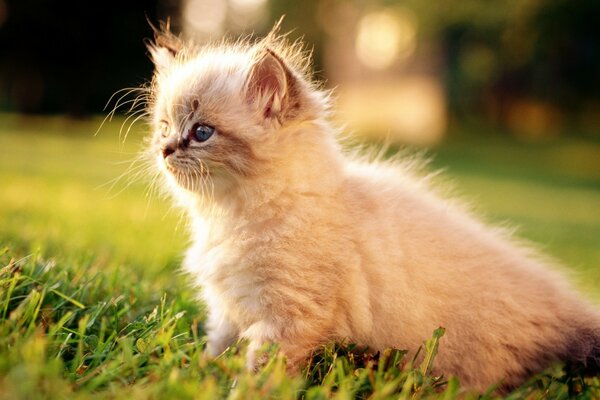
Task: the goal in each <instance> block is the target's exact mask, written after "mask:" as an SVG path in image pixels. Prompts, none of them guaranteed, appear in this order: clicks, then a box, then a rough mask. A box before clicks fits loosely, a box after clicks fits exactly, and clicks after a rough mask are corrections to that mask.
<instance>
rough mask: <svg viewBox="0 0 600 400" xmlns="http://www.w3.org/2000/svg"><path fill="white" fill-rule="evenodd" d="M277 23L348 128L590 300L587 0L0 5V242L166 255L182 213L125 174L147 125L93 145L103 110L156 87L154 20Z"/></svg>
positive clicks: (594, 139) (597, 121) (108, 133)
mask: <svg viewBox="0 0 600 400" xmlns="http://www.w3.org/2000/svg"><path fill="white" fill-rule="evenodd" d="M282 15H285V19H284V21H283V26H282V32H284V33H285V32H290V33H289V35H290V38H291V39H292V40H293V39H295V38H303V40H304V41H305V43H306V45H307V48H308V49H312V51H313V56H314V69H315V74H316V76H317V78H318V79H320V80H322V81H323V82H324V83H325V86H327V87H332V88H333V87H335V88H336V96H337V100H336V110H337V113H336V118H337V119H339V121H343V122H344V124H345V125H346V126H347V129H348V130H349V131H350V132H353V133H354V134H355V135H356V136H357V137H359V138H361V139H364V140H366V141H370V142H376V143H377V142H379V143H380V142H382V141H389V142H391V143H394V144H395V145H410V146H416V147H417V148H419V149H422V148H427V149H429V150H428V151H429V152H430V153H429V154H431V155H432V158H433V161H432V165H433V167H434V168H437V167H442V168H445V169H447V175H449V176H450V177H451V178H452V179H453V180H454V181H455V182H457V186H458V187H460V191H459V192H460V193H463V194H465V195H466V197H467V198H470V199H473V203H475V204H477V205H478V208H479V209H480V210H482V212H483V213H484V214H485V215H488V218H489V219H491V220H492V221H494V222H500V223H503V221H507V220H509V221H511V223H514V224H516V225H519V226H521V230H520V232H521V233H520V235H521V236H524V237H526V238H529V239H533V240H534V241H536V242H538V243H540V244H541V245H542V246H543V247H544V248H545V250H546V251H548V252H549V253H551V254H553V255H554V256H556V257H557V258H559V259H561V260H563V262H565V263H566V264H568V265H570V266H573V269H575V270H577V271H579V272H580V273H581V275H580V276H579V277H576V278H575V280H577V281H578V282H579V284H580V285H581V286H582V287H584V288H585V289H586V290H587V291H588V292H590V293H592V295H593V296H597V298H598V299H600V291H599V290H600V274H599V273H598V272H599V271H600V265H599V264H600V48H599V46H598V41H599V38H600V32H599V31H600V24H599V23H598V16H600V2H598V1H597V0H578V1H572V0H553V1H550V0H497V1H494V2H487V1H476V0H462V1H444V2H439V1H434V0H404V1H400V0H348V1H342V0H320V1H319V0H305V1H296V2H293V1H285V0H138V1H116V0H105V1H94V2H86V1H74V0H65V1H60V2H52V1H48V0H0V149H1V150H0V154H1V157H0V179H1V180H2V181H3V183H4V187H3V191H2V193H1V194H0V207H1V209H2V211H0V216H1V220H0V240H3V241H7V242H10V243H13V244H14V243H17V244H18V246H22V247H23V249H27V248H30V247H31V246H33V245H32V244H35V246H38V247H41V248H46V249H53V251H58V252H60V251H67V250H68V249H72V248H76V249H79V248H94V249H96V250H95V251H97V252H99V253H101V250H100V249H106V251H107V253H106V254H108V255H110V256H115V254H122V255H123V257H125V258H127V257H134V258H135V257H140V255H139V254H140V252H142V253H143V252H144V249H143V248H142V247H140V246H141V245H144V244H145V245H146V246H147V248H148V249H150V248H151V249H153V252H154V253H156V254H158V255H157V257H159V258H158V259H159V261H156V260H155V262H156V263H159V264H160V263H162V262H163V261H164V260H171V259H172V258H173V257H177V256H176V254H179V252H180V250H181V248H182V244H181V240H180V239H181V237H184V234H182V233H181V232H180V231H178V232H179V233H175V234H174V235H173V237H171V236H169V235H170V234H169V235H167V236H165V234H164V231H167V232H171V231H176V229H175V226H176V225H177V218H171V217H168V216H167V217H165V215H170V214H168V211H165V210H166V207H165V206H163V203H164V202H162V201H158V202H156V201H154V200H150V201H149V202H150V203H152V204H153V205H150V206H148V205H145V200H143V199H142V200H139V199H140V198H143V193H144V191H145V189H146V187H147V182H146V181H144V179H143V175H144V170H142V169H136V168H137V166H136V164H135V161H133V162H132V165H133V166H132V167H131V168H129V169H128V167H127V165H128V163H127V160H129V159H133V158H135V154H136V152H137V151H138V147H139V143H140V141H141V138H142V137H143V136H144V133H145V132H144V130H145V127H144V126H143V124H137V125H135V126H133V128H132V133H131V135H130V136H131V138H130V139H128V141H127V142H126V143H125V144H123V143H122V140H120V139H122V136H123V131H121V133H120V134H119V130H120V129H121V127H122V126H125V128H126V129H125V130H127V127H129V125H128V124H129V122H131V120H130V121H128V122H125V123H124V117H122V116H119V115H117V116H116V123H114V124H108V125H106V126H104V127H103V129H102V130H101V132H100V135H98V136H94V132H95V131H96V130H97V129H98V127H99V126H100V121H101V118H102V116H103V115H106V114H107V111H103V107H104V106H105V104H106V103H107V101H108V99H109V98H110V96H111V95H112V94H113V93H115V92H116V91H117V90H119V89H122V88H126V87H137V86H139V85H141V84H144V83H145V82H148V81H149V80H150V78H151V74H152V65H151V63H150V61H149V60H148V57H147V51H146V49H145V46H144V42H143V40H144V38H150V37H151V36H152V31H151V29H150V26H149V23H148V21H151V22H152V23H156V22H157V21H160V20H166V19H167V18H169V19H170V21H171V27H172V29H173V30H174V31H175V32H178V33H180V34H181V35H182V36H184V37H187V38H191V39H194V40H197V41H200V42H202V41H208V40H212V39H218V38H220V37H222V36H223V35H229V36H232V37H237V36H239V35H241V34H243V35H247V34H253V35H256V36H261V35H264V34H265V33H267V32H268V31H269V30H270V29H271V28H272V26H273V24H274V23H275V21H277V20H278V19H279V18H280V17H281V16H282ZM110 107H111V106H109V110H110ZM140 171H141V172H140ZM138 175H141V179H137V178H139V176H138ZM131 177H134V178H135V179H132V178H131ZM113 181H115V182H116V189H114V187H115V186H114V185H113V183H114V182H113ZM111 188H113V189H111ZM107 193H108V194H107ZM114 193H117V195H114ZM149 197H150V198H152V196H149ZM157 203H158V204H157ZM171 219H174V220H175V221H174V222H172V221H171ZM155 221H158V222H155ZM115 227H117V228H115ZM115 231H118V232H120V233H119V234H115ZM65 237H68V238H69V239H68V240H65V239H64V238H65ZM140 237H143V238H144V240H145V242H142V244H141V245H140V240H139V238H140ZM124 248H125V249H129V250H123V249H124ZM138 250H139V251H138ZM24 251H26V250H24ZM146 253H147V251H146ZM147 256H148V257H150V258H152V255H151V254H150V255H147ZM144 257H145V256H144ZM144 260H145V259H144Z"/></svg>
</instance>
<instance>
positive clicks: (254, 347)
mask: <svg viewBox="0 0 600 400" xmlns="http://www.w3.org/2000/svg"><path fill="white" fill-rule="evenodd" d="M267 362H269V352H268V351H267V350H266V349H265V346H263V345H261V344H258V343H252V342H251V343H250V345H249V346H248V352H247V353H246V368H248V370H249V371H253V372H258V371H259V370H260V369H261V368H263V367H264V366H265V365H267Z"/></svg>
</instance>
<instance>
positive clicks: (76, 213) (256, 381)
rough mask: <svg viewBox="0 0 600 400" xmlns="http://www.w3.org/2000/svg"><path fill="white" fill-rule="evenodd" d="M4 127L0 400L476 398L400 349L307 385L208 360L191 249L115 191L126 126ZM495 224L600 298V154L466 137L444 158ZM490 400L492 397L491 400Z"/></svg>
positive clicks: (539, 389) (539, 380) (332, 362)
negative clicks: (188, 259) (187, 265)
mask: <svg viewBox="0 0 600 400" xmlns="http://www.w3.org/2000/svg"><path fill="white" fill-rule="evenodd" d="M1 122H2V123H0V148H2V149H3V155H2V157H0V181H1V182H2V183H3V184H2V188H3V189H2V192H1V194H0V398H2V399H5V398H6V399H13V398H17V399H18V398H23V399H29V398H31V399H33V398H35V399H40V398H69V399H71V398H73V399H78V398H81V399H90V398H94V399H96V398H100V399H102V398H107V399H111V398H129V399H146V398H156V399H163V398H199V399H214V398H232V399H254V398H255V399H263V398H299V397H303V398H306V399H326V398H338V399H347V398H355V397H358V398H371V399H384V398H392V397H393V398H406V399H408V398H411V399H418V398H441V399H453V398H457V397H460V398H477V395H476V394H469V393H465V392H464V391H463V390H462V389H461V388H460V384H459V382H457V381H456V380H455V379H453V378H450V379H449V380H448V379H447V377H442V378H440V377H435V376H431V373H430V368H431V365H432V363H435V359H434V356H435V352H436V350H437V340H438V339H439V336H440V335H441V334H442V332H441V331H437V332H435V333H432V335H433V336H432V338H431V339H430V340H429V341H427V343H425V344H424V347H423V350H422V351H424V352H425V353H426V354H427V357H425V360H426V361H425V362H424V363H423V364H419V365H415V364H414V363H412V362H411V360H406V359H405V357H404V353H403V352H402V351H399V350H393V351H392V350H390V351H388V352H385V353H383V354H381V355H379V356H378V357H374V356H370V355H368V354H363V353H361V351H360V350H358V349H356V348H353V347H352V346H339V345H333V344H331V345H329V346H326V347H325V348H323V349H322V350H321V351H320V352H319V353H318V354H316V355H315V356H314V357H313V359H312V361H311V364H310V366H309V367H308V368H307V369H306V371H305V372H304V375H303V376H302V378H299V377H289V376H287V375H286V374H285V373H284V369H283V360H282V359H281V358H280V357H278V356H276V355H275V351H274V349H270V350H269V351H271V352H272V357H271V358H270V361H269V363H268V364H267V365H266V366H265V368H264V369H263V370H261V371H259V372H258V373H257V374H250V373H248V372H246V371H244V369H243V365H244V360H243V354H244V343H240V344H239V345H238V346H236V347H234V348H230V349H229V350H228V351H227V352H226V353H225V354H224V355H222V356H221V357H219V358H216V359H212V358H209V357H207V356H205V355H204V353H203V348H204V345H205V342H204V336H203V335H204V332H203V322H204V310H203V308H202V305H201V304H198V303H197V302H196V301H195V300H194V290H192V289H191V288H190V287H188V286H187V281H188V280H187V279H186V278H185V276H183V275H182V274H179V273H177V272H176V271H177V268H178V265H179V262H180V260H181V254H182V252H183V250H184V249H185V247H186V243H187V238H186V235H185V232H184V229H183V226H184V224H183V223H182V221H181V220H180V216H179V214H178V212H176V211H173V210H169V206H168V204H165V202H164V201H163V200H161V199H159V198H156V197H155V196H147V195H146V192H147V188H146V182H143V181H139V182H133V183H132V184H131V185H129V186H127V184H128V180H127V178H125V179H124V180H122V181H120V182H119V183H117V185H116V186H115V187H114V188H113V189H110V182H111V181H112V180H113V179H114V178H115V177H118V176H119V175H120V174H122V173H123V172H124V171H126V169H127V160H128V159H132V158H133V157H134V156H135V153H136V152H137V150H138V148H137V147H138V146H139V142H140V138H141V133H140V131H139V130H134V131H133V132H132V134H131V138H130V139H128V140H127V141H126V143H125V144H122V143H120V142H119V139H118V127H119V124H111V125H109V126H108V127H106V128H105V129H103V130H102V132H101V133H100V135H99V136H97V137H94V136H93V135H92V134H93V132H94V131H95V130H96V128H97V126H98V124H99V121H83V122H76V121H70V120H65V119H61V118H22V117H18V116H3V117H2V118H1ZM433 153H434V154H435V160H434V162H433V165H434V167H444V168H446V170H447V175H449V176H450V177H451V178H452V179H453V180H454V181H455V183H456V186H458V187H459V188H460V192H461V193H463V194H464V195H465V197H467V198H471V199H474V203H476V204H477V205H478V208H479V209H480V210H482V211H483V212H484V213H485V214H486V215H487V217H488V219H489V220H492V221H496V222H502V221H506V220H510V221H512V222H515V223H517V224H518V225H520V226H521V230H520V232H521V235H522V236H524V237H526V238H529V239H532V240H534V241H536V242H538V243H540V244H541V245H542V246H543V247H544V248H545V250H546V251H547V252H549V253H551V254H553V255H554V256H556V257H557V258H559V259H560V260H562V261H563V262H564V263H565V265H568V266H569V270H570V271H573V273H574V274H573V279H574V281H575V284H576V285H577V286H578V287H579V288H580V289H581V290H582V291H584V292H585V293H586V294H587V295H588V296H589V297H590V298H592V299H594V300H595V301H597V302H598V301H599V300H600V295H599V294H600V290H599V289H600V279H599V277H598V275H600V274H598V273H597V271H598V268H599V267H600V266H599V265H598V260H600V207H599V206H600V144H598V143H592V142H584V141H579V140H577V139H562V140H560V141H557V142H552V143H546V144H536V145H533V144H526V143H519V142H516V141H513V140H510V139H507V138H505V137H502V136H499V135H489V134H488V135H487V136H486V137H482V136H476V135H473V134H469V133H468V132H467V133H465V132H461V133H459V134H455V135H453V136H451V137H450V140H449V141H448V142H447V143H445V144H444V145H443V146H441V147H439V148H437V149H435V150H434V151H433ZM573 395H577V396H578V397H580V398H589V399H592V398H598V397H599V396H600V381H599V380H598V378H594V379H588V380H582V379H580V378H579V377H577V376H574V375H573V376H572V375H569V374H565V373H564V372H563V370H562V368H561V366H556V367H554V368H552V369H550V370H548V371H546V372H545V373H543V374H540V375H538V376H537V377H535V378H533V379H532V380H531V381H530V382H529V383H527V384H526V385H524V386H523V387H522V388H520V389H518V390H517V391H515V392H514V393H511V394H510V395H508V398H515V399H516V398H568V397H569V396H573ZM492 397H494V395H493V394H492V393H491V392H490V393H488V394H485V395H483V397H482V398H492Z"/></svg>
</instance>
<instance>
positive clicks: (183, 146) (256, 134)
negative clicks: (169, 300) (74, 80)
mask: <svg viewBox="0 0 600 400" xmlns="http://www.w3.org/2000/svg"><path fill="white" fill-rule="evenodd" d="M148 48H149V51H150V54H151V58H152V60H153V62H154V64H155V67H156V72H155V76H154V80H153V84H152V88H151V106H150V112H151V115H152V119H153V126H154V131H155V132H154V135H153V138H152V144H151V146H150V152H151V154H152V157H153V158H154V159H155V160H156V164H157V165H158V168H159V169H160V170H161V171H162V172H163V173H164V174H163V175H164V177H165V178H166V180H167V182H168V183H167V184H168V187H169V188H170V191H171V192H172V194H173V197H174V198H175V199H176V201H177V202H178V203H179V204H180V205H181V206H183V207H185V209H186V210H187V211H188V213H189V217H190V219H191V226H192V241H193V244H192V246H191V248H190V249H189V250H188V252H187V255H186V259H185V263H184V264H185V269H186V270H187V271H188V272H189V273H190V274H191V275H192V276H193V277H194V279H195V280H196V282H197V284H198V285H200V286H201V287H202V298H203V299H204V301H205V302H206V304H207V305H208V310H209V316H208V321H207V334H208V345H207V346H208V352H209V353H210V354H213V355H218V354H220V353H221V352H222V351H223V350H225V349H226V348H227V346H229V345H230V344H231V343H232V342H233V341H235V340H237V339H239V338H243V339H247V340H248V341H249V350H248V364H249V366H250V367H254V366H255V365H256V363H257V362H258V361H257V359H256V354H257V350H258V349H259V348H260V347H261V346H262V345H263V344H264V343H267V342H276V343H278V344H279V346H280V349H281V351H282V352H283V353H284V354H285V355H286V356H287V360H288V365H289V366H290V368H291V369H295V368H298V366H301V365H302V362H303V361H305V360H306V358H307V357H308V356H309V355H310V354H311V351H312V350H313V349H315V348H317V347H318V346H320V345H322V344H324V343H326V342H329V341H332V340H348V341H350V342H354V343H359V344H362V345H366V346H368V347H369V348H371V349H373V350H381V349H384V348H388V347H396V348H402V349H409V350H411V351H414V350H416V349H417V348H418V347H419V345H420V344H421V343H422V342H423V341H424V340H425V339H427V338H429V337H430V336H431V332H432V331H433V330H434V329H435V328H437V327H438V326H443V327H445V328H446V335H445V336H444V337H443V338H442V339H441V342H440V349H439V354H438V356H437V358H436V365H435V372H436V373H443V374H444V375H446V376H449V375H455V376H457V377H458V378H459V379H460V380H461V382H462V384H463V385H464V386H465V387H468V388H473V389H479V390H483V389H485V388H487V387H488V386H489V385H492V384H501V385H504V387H505V388H511V387H514V386H516V385H519V384H520V383H522V382H523V381H524V379H526V378H527V377H528V376H529V375H531V374H532V373H534V372H536V371H540V370H541V369H543V368H545V367H547V366H548V365H549V364H550V363H551V362H552V361H555V360H564V361H567V362H573V363H578V364H582V365H584V366H585V367H586V368H588V369H589V370H591V371H594V370H597V369H598V366H599V363H600V315H599V313H598V312H597V311H596V310H594V309H593V308H592V307H591V306H590V305H588V304H587V303H586V302H584V301H583V300H581V299H580V298H579V297H578V296H577V295H576V294H575V293H574V292H573V291H572V290H571V289H570V288H569V287H568V285H567V284H565V283H564V279H563V278H562V277H561V276H559V275H557V274H556V273H555V272H552V271H551V269H550V268H549V267H550V265H549V264H550V263H549V262H548V261H546V260H545V259H543V258H542V257H541V256H540V255H539V254H537V253H536V252H535V251H534V250H532V249H530V248H529V247H527V246H526V245H523V244H521V243H519V242H518V241H516V240H514V239H512V238H511V237H510V236H509V235H508V234H506V233H504V232H503V231H501V230H498V229H493V228H489V227H487V226H485V225H484V224H482V223H481V222H479V221H477V220H476V219H475V218H474V217H473V216H471V215H470V214H469V213H468V212H466V211H465V210H463V209H461V208H460V207H459V206H457V205H455V204H454V203H453V202H449V201H447V200H444V199H442V198H441V197H439V196H438V195H436V194H435V192H434V191H432V189H430V188H429V187H428V184H427V182H426V181H425V180H423V179H419V178H416V177H414V176H413V173H412V172H411V169H410V168H408V167H406V166H403V165H400V164H399V163H385V162H364V161H361V160H358V159H356V157H352V156H349V155H347V154H345V153H344V152H343V151H342V150H341V148H340V145H339V144H338V143H337V142H336V140H335V138H334V136H335V135H334V130H333V129H332V127H331V125H330V123H329V121H328V118H327V117H328V107H329V100H328V93H327V92H325V91H323V90H321V89H320V88H319V87H318V86H317V85H316V84H315V83H314V82H313V81H312V80H311V78H310V77H309V72H308V60H307V57H306V56H305V55H304V54H303V53H302V51H301V49H300V46H299V45H298V44H296V45H289V44H287V43H286V41H285V40H284V39H282V38H281V37H278V36H277V35H276V34H275V33H271V34H270V35H269V36H268V37H267V38H265V39H263V40H262V41H260V42H258V43H255V44H251V43H246V42H243V41H240V42H237V43H221V44H217V45H207V46H203V47H200V48H197V47H195V46H194V45H192V44H189V43H185V42H183V41H181V40H180V39H178V38H177V37H175V36H174V35H172V34H171V33H169V32H168V30H163V31H160V32H157V34H156V38H155V41H154V42H153V43H150V44H149V45H148Z"/></svg>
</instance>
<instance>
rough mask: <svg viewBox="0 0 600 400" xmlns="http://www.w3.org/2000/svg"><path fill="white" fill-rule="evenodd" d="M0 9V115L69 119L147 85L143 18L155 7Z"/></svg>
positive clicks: (44, 3)
mask: <svg viewBox="0 0 600 400" xmlns="http://www.w3.org/2000/svg"><path fill="white" fill-rule="evenodd" d="M0 3H2V4H0V5H1V6H2V10H3V11H2V13H3V18H2V19H1V20H0V110H10V111H19V112H31V113H33V112H35V113H39V112H61V113H68V114H70V115H75V116H77V115H79V116H81V115H85V114H87V113H90V112H97V111H100V110H101V109H102V107H103V106H104V104H105V103H106V101H107V100H108V99H109V97H110V96H111V95H112V94H113V93H114V92H115V91H116V90H118V89H120V88H123V87H129V86H138V85H139V84H141V83H143V82H144V81H146V80H147V79H149V77H150V76H151V69H152V66H151V63H150V61H149V60H148V58H147V56H146V50H145V47H144V43H143V39H144V38H145V37H150V36H151V29H150V27H149V25H148V22H147V20H146V17H147V18H148V19H149V20H151V21H157V19H158V18H160V17H163V16H164V15H168V13H169V5H168V2H164V1H163V2H161V5H160V6H159V5H158V3H159V2H158V1H157V0H138V1H118V0H104V1H75V0H67V1H50V0H4V1H3V0H0ZM165 3H166V4H165Z"/></svg>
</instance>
